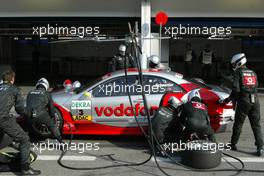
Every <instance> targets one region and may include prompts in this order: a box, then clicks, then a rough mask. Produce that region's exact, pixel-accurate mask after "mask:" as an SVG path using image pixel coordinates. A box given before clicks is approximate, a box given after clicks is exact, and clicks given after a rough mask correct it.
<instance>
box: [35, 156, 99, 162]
mask: <svg viewBox="0 0 264 176" xmlns="http://www.w3.org/2000/svg"><path fill="white" fill-rule="evenodd" d="M59 157H60V156H59V155H38V158H37V160H40V161H56V160H58V159H59ZM62 160H63V161H94V160H96V157H94V156H64V157H63V158H62Z"/></svg>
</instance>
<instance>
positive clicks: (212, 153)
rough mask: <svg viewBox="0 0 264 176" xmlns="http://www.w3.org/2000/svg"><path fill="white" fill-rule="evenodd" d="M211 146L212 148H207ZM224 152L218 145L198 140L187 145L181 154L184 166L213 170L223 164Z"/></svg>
mask: <svg viewBox="0 0 264 176" xmlns="http://www.w3.org/2000/svg"><path fill="white" fill-rule="evenodd" d="M206 146H211V147H206ZM221 158H222V152H221V151H219V150H217V146H216V143H212V142H209V141H205V140H197V141H191V142H188V143H186V150H184V151H183V152H182V154H181V162H182V164H184V165H186V166H189V167H192V168H196V169H211V168H215V167H217V166H218V165H219V164H220V163H221Z"/></svg>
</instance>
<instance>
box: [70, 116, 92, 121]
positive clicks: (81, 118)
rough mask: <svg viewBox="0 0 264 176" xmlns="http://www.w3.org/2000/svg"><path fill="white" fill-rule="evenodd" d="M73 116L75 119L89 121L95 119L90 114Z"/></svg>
mask: <svg viewBox="0 0 264 176" xmlns="http://www.w3.org/2000/svg"><path fill="white" fill-rule="evenodd" d="M72 118H73V120H74V121H77V120H87V121H91V120H93V118H92V116H88V115H81V116H80V115H79V116H72Z"/></svg>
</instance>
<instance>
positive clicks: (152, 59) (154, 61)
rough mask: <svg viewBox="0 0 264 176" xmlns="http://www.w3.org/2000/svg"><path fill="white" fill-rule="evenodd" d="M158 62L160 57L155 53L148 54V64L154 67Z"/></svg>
mask: <svg viewBox="0 0 264 176" xmlns="http://www.w3.org/2000/svg"><path fill="white" fill-rule="evenodd" d="M159 64H160V58H159V56H157V55H153V56H150V60H149V66H150V67H151V68H155V67H157V66H158V65H159Z"/></svg>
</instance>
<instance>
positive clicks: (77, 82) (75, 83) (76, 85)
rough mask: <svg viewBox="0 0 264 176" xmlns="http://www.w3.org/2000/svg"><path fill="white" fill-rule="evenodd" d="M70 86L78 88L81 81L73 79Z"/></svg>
mask: <svg viewBox="0 0 264 176" xmlns="http://www.w3.org/2000/svg"><path fill="white" fill-rule="evenodd" d="M72 87H73V88H75V89H77V88H80V87H81V83H80V82H79V81H74V82H73V84H72Z"/></svg>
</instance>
